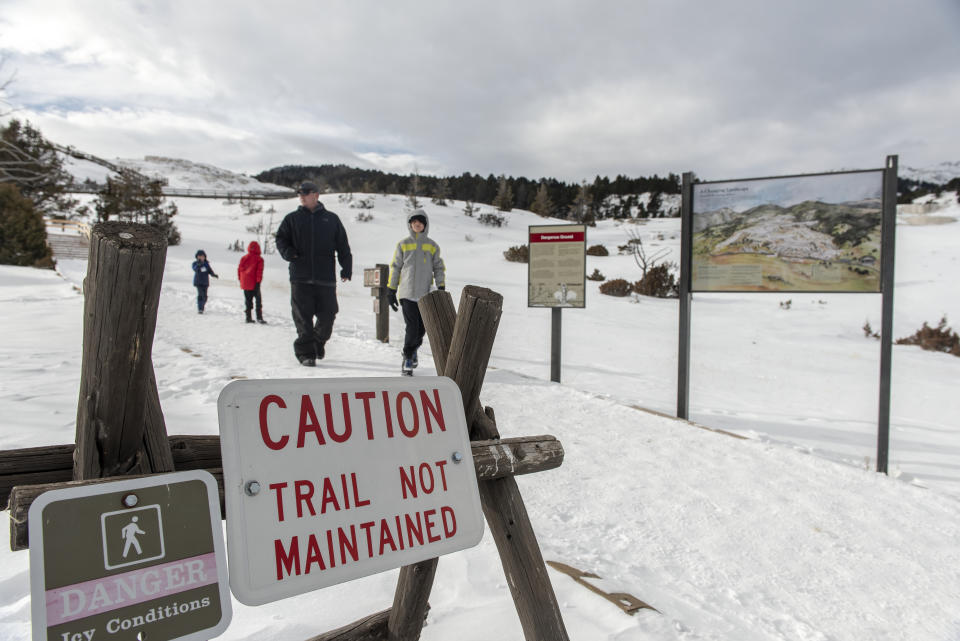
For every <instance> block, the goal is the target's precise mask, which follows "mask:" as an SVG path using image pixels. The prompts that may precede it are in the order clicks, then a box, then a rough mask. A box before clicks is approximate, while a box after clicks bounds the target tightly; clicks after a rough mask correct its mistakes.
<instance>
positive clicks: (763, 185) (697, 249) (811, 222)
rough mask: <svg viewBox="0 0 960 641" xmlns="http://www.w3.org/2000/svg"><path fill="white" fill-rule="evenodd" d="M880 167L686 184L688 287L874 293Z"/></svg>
mask: <svg viewBox="0 0 960 641" xmlns="http://www.w3.org/2000/svg"><path fill="white" fill-rule="evenodd" d="M882 201H883V170H882V169H878V170H870V171H854V172H840V173H831V174H810V175H803V176H785V177H779V178H755V179H749V180H735V181H724V182H703V183H697V184H695V185H693V203H692V209H691V211H692V225H691V228H692V234H693V240H692V248H693V250H692V265H691V279H692V280H691V291H700V292H717V291H727V292H732V291H776V292H879V291H880V253H881V228H882V224H881V223H882V217H883V207H882Z"/></svg>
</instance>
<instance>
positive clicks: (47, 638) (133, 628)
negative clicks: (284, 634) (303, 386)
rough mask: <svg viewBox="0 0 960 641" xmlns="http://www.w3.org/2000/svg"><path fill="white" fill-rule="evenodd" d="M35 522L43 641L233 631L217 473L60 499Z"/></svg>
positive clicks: (154, 479) (36, 634)
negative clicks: (231, 627)
mask: <svg viewBox="0 0 960 641" xmlns="http://www.w3.org/2000/svg"><path fill="white" fill-rule="evenodd" d="M29 519H30V585H31V610H32V618H33V639H34V640H35V641H40V640H43V641H51V640H56V641H60V640H64V641H89V640H95V639H151V640H153V641H170V640H173V639H178V640H180V641H202V640H205V639H211V638H213V637H216V636H218V635H220V634H221V633H222V632H223V631H224V630H226V629H227V626H228V624H229V623H230V615H231V610H230V592H229V590H228V589H227V560H226V553H225V552H224V549H223V534H222V533H221V530H220V501H219V498H218V491H217V481H216V480H215V479H214V478H213V476H211V475H210V473H209V472H205V471H203V470H194V471H189V472H176V473H173V474H157V475H152V476H147V477H142V478H136V479H129V480H121V481H110V482H107V483H101V484H97V485H83V486H77V487H68V488H63V489H57V490H52V491H49V492H45V493H44V494H41V495H40V497H39V498H38V499H37V500H36V501H34V502H33V505H31V506H30V514H29Z"/></svg>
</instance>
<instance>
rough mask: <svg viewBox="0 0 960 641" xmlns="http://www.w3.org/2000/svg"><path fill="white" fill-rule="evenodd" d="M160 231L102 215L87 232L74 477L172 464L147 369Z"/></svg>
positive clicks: (159, 272) (163, 243)
mask: <svg viewBox="0 0 960 641" xmlns="http://www.w3.org/2000/svg"><path fill="white" fill-rule="evenodd" d="M166 255H167V239H166V236H165V234H164V233H163V232H162V231H160V230H158V229H156V228H154V227H150V226H148V225H140V224H133V223H120V222H105V223H100V224H98V225H96V226H95V227H94V228H93V231H92V232H91V238H90V255H89V259H88V262H87V276H86V278H85V279H84V281H83V289H84V296H85V300H84V305H83V362H82V366H81V374H80V399H79V402H78V404H77V436H76V444H77V447H76V449H75V450H74V465H73V478H74V479H76V480H82V479H93V478H101V477H109V476H121V475H127V474H148V473H151V472H169V471H172V470H173V458H172V456H171V454H170V447H169V445H168V441H167V432H166V426H165V425H164V420H163V413H162V412H161V411H160V399H159V395H158V393H157V384H156V379H155V377H154V373H153V360H152V352H153V334H154V331H155V330H156V327H157V308H158V306H159V302H160V285H161V281H162V279H163V267H164V262H165V260H166Z"/></svg>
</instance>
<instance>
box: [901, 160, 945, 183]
mask: <svg viewBox="0 0 960 641" xmlns="http://www.w3.org/2000/svg"><path fill="white" fill-rule="evenodd" d="M897 174H899V176H900V178H909V179H911V180H917V181H920V182H928V183H933V184H934V185H945V184H947V183H948V182H950V181H951V180H953V179H954V178H958V177H960V160H955V161H952V162H951V161H945V162H942V163H940V164H938V165H934V166H933V167H926V168H923V169H914V168H913V167H899V168H898V169H897Z"/></svg>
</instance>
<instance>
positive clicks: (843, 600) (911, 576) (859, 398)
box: [0, 195, 960, 641]
mask: <svg viewBox="0 0 960 641" xmlns="http://www.w3.org/2000/svg"><path fill="white" fill-rule="evenodd" d="M358 198H359V195H357V196H355V199H358ZM322 200H323V202H324V203H325V204H326V205H327V207H328V208H330V209H332V210H333V211H335V212H337V213H338V214H339V215H340V217H341V219H342V220H343V221H344V223H345V225H346V227H347V230H348V233H349V236H350V242H351V246H352V248H353V251H354V279H353V281H352V282H350V283H348V284H346V285H344V286H341V287H340V290H339V291H340V308H341V311H340V314H339V316H338V318H337V324H336V328H335V334H334V337H333V339H332V340H331V341H330V343H329V344H328V345H327V357H326V358H325V359H324V360H323V361H322V362H321V363H320V366H319V367H318V368H317V369H316V370H306V369H305V368H302V367H300V366H299V365H298V364H297V362H296V360H295V359H294V357H293V353H292V346H291V345H292V340H293V338H294V328H293V323H292V320H291V319H290V313H289V284H288V282H287V274H286V264H285V263H284V262H283V261H282V260H281V259H280V258H279V256H278V255H276V254H268V255H266V256H265V259H266V272H265V277H264V283H263V294H264V308H265V315H266V319H267V321H268V323H269V324H268V325H265V326H261V325H246V324H244V323H243V311H242V309H243V296H242V293H241V290H240V288H239V285H238V283H237V282H236V265H237V262H238V261H239V259H240V256H241V254H240V253H234V252H230V251H228V250H227V247H228V245H230V244H232V243H233V242H234V241H235V240H238V239H239V240H240V241H241V242H244V243H245V242H247V241H249V240H253V239H254V238H255V235H254V234H252V233H249V232H248V231H246V230H247V228H248V227H251V226H254V225H256V224H257V222H259V219H260V217H261V215H253V216H245V215H243V213H242V210H241V208H240V206H239V205H225V204H223V203H221V202H219V201H211V200H191V199H179V200H176V202H177V206H178V208H179V210H180V214H179V216H178V217H177V219H176V222H177V225H178V227H179V228H180V231H181V233H182V236H183V243H182V244H181V245H180V246H177V247H171V248H169V251H168V254H167V265H166V272H165V276H164V286H163V291H162V294H161V301H160V312H159V320H158V326H157V332H156V338H155V341H154V348H153V359H154V365H155V369H156V374H157V381H158V385H159V389H160V398H161V403H162V406H163V410H164V414H165V417H166V422H167V429H168V432H169V433H171V434H189V433H195V434H215V433H216V432H217V414H216V400H217V396H218V395H219V393H220V391H221V390H222V388H223V387H224V385H226V384H227V383H228V382H229V381H230V380H232V379H234V378H237V377H248V378H304V377H354V376H393V375H398V374H399V366H400V354H399V345H400V343H401V342H402V338H401V337H402V330H403V326H402V319H401V318H400V316H399V314H394V315H392V316H391V326H390V344H389V345H385V344H382V343H379V342H377V341H376V340H375V338H374V335H375V326H374V316H373V313H372V305H371V300H372V299H371V297H370V294H369V289H368V288H365V287H363V285H362V270H363V268H364V267H373V266H374V265H375V264H376V263H385V262H388V260H389V258H390V255H391V252H392V249H393V246H394V244H395V243H396V241H397V240H399V238H400V237H401V235H402V234H403V232H404V229H405V225H404V199H403V198H402V197H399V196H380V195H377V196H375V197H374V208H373V209H372V210H361V209H353V208H351V207H350V206H349V204H348V203H346V202H341V199H340V198H339V197H338V196H337V195H325V196H324V197H323V198H322ZM269 206H270V203H269V202H268V203H265V208H268V207H269ZM274 206H275V207H276V209H277V213H276V214H275V216H274V223H275V224H276V223H277V222H279V219H280V216H282V214H283V213H285V212H286V211H289V210H291V209H293V207H294V206H295V203H294V202H293V201H280V202H278V203H275V205H274ZM425 208H426V209H427V211H428V213H429V215H430V217H431V235H432V236H433V237H434V238H435V240H437V242H438V243H439V244H440V246H441V248H442V251H443V256H444V258H445V260H446V264H447V274H448V278H447V283H448V289H449V290H451V292H452V293H453V295H454V301H455V302H457V301H459V296H460V290H461V289H462V287H463V286H465V285H467V284H476V285H481V286H485V287H489V288H491V289H493V290H495V291H498V292H500V293H501V294H503V296H504V313H503V317H502V320H501V322H500V329H499V334H498V337H497V342H496V345H495V347H494V352H493V356H492V359H491V368H490V370H489V371H488V373H487V377H486V382H485V384H484V387H483V391H482V393H481V399H482V401H483V403H484V404H486V405H490V406H492V407H494V408H495V409H496V412H497V418H498V424H499V427H500V431H501V433H502V434H503V435H504V436H520V435H533V434H553V435H555V436H556V437H557V438H559V439H560V441H561V442H562V443H563V445H564V449H565V451H566V457H565V460H564V463H563V465H562V467H560V468H559V469H556V470H553V471H549V472H544V473H541V474H536V475H530V476H524V477H518V484H519V486H520V489H521V491H522V492H523V495H524V499H525V501H526V505H527V509H528V511H529V513H530V516H531V519H532V521H533V525H534V528H535V530H536V532H537V535H538V538H539V542H540V545H541V548H542V550H543V554H544V558H546V559H548V560H554V561H559V562H562V563H566V564H568V565H572V566H574V567H576V568H578V569H580V570H583V571H588V572H593V573H595V574H597V575H599V576H600V577H603V578H602V579H595V580H593V583H594V584H595V585H597V586H598V587H601V588H602V589H603V590H605V591H607V592H627V593H629V594H632V595H634V596H635V597H637V598H639V599H641V600H643V601H645V602H647V603H649V604H651V605H652V606H654V607H655V608H656V609H657V610H658V611H659V612H654V611H651V610H642V611H640V612H639V613H637V614H635V615H633V616H630V615H627V614H625V613H624V612H622V611H621V610H620V609H618V608H617V607H616V606H614V605H613V604H611V603H609V602H608V601H605V600H603V599H602V598H601V597H599V596H598V595H596V594H594V593H592V592H590V591H588V590H587V589H585V588H584V587H582V586H580V585H578V584H576V583H575V582H574V581H573V580H571V579H570V578H569V577H567V576H566V575H564V574H561V573H559V572H555V571H554V570H550V578H551V580H552V582H553V585H554V588H555V590H556V592H557V596H558V599H559V602H560V605H561V610H562V613H563V617H564V621H565V623H566V626H567V629H568V631H569V633H570V637H571V638H572V639H575V640H578V641H597V640H599V641H604V640H608V641H614V640H616V641H623V640H628V639H629V640H631V641H633V640H643V641H646V640H650V641H652V640H654V639H657V640H663V639H682V640H689V641H693V640H696V641H702V640H718V641H719V640H721V639H723V640H737V641H770V640H781V639H782V640H794V641H827V640H846V639H851V640H853V639H871V640H872V639H889V640H902V641H908V640H909V641H916V640H931V641H933V640H953V641H957V640H960V614H958V612H960V609H958V603H960V544H958V543H960V425H958V422H957V421H958V419H957V417H958V416H960V395H958V394H957V381H958V380H960V359H958V358H956V357H953V356H949V355H945V354H938V353H931V352H925V351H922V350H920V349H919V348H918V347H908V346H895V347H894V356H893V398H892V419H891V438H890V441H891V445H890V447H891V449H890V470H891V475H890V476H889V477H888V476H883V475H878V474H875V473H874V472H872V470H873V468H874V466H875V456H876V425H877V406H878V386H879V342H878V341H876V340H873V339H869V338H866V337H865V336H864V333H863V330H862V327H863V325H864V323H865V322H867V321H868V322H870V324H871V325H872V326H873V328H875V329H879V326H880V296H879V295H874V294H857V295H809V294H800V295H777V294H754V295H733V294H713V295H696V296H695V297H694V302H693V343H692V362H691V365H692V376H691V384H692V391H691V396H690V407H691V413H692V418H693V419H694V420H695V421H696V422H697V423H700V424H702V425H705V426H709V427H714V428H721V429H724V430H728V431H733V432H736V433H738V434H740V435H744V436H747V437H749V438H748V439H746V440H740V439H735V438H732V437H730V436H727V435H724V434H720V433H717V432H712V431H708V430H703V429H697V428H696V427H694V426H691V425H690V424H687V423H684V422H681V421H676V420H674V419H671V418H667V417H664V416H659V415H656V414H652V413H650V412H647V411H642V410H641V409H637V408H646V409H651V410H655V411H657V412H663V413H666V414H673V413H674V412H675V405H676V370H677V333H678V326H677V314H678V312H677V301H676V300H661V299H650V298H641V299H630V298H623V299H617V298H611V297H608V296H603V295H600V294H599V292H598V289H597V287H598V283H592V282H591V283H589V284H588V293H587V307H586V309H584V310H572V309H571V310H564V311H563V316H562V318H563V359H562V360H563V362H562V383H561V384H559V385H558V384H554V383H551V382H549V378H550V312H549V311H547V310H543V309H529V308H527V306H526V292H525V286H526V278H527V267H526V265H524V264H519V263H509V262H507V261H505V260H504V259H503V255H502V253H503V251H505V250H507V249H508V248H509V247H511V246H514V245H522V244H524V243H525V242H526V233H527V226H528V225H530V224H543V223H544V220H543V219H542V218H539V217H536V216H534V215H533V214H529V213H527V212H521V211H514V212H511V213H508V214H506V219H507V225H506V226H505V227H501V228H493V227H485V226H483V225H481V224H480V223H479V222H478V221H477V219H476V218H475V217H472V218H471V217H467V216H465V215H464V214H463V211H462V210H463V205H462V203H455V204H452V205H450V206H448V207H440V206H436V205H433V204H430V203H429V202H426V204H425ZM484 211H492V210H490V208H489V207H485V208H484ZM361 212H362V213H364V214H372V216H373V220H370V221H367V222H359V221H358V220H357V216H358V214H360V213H361ZM262 215H263V216H264V217H265V218H264V220H267V218H266V217H268V216H269V214H267V213H264V214H262ZM938 215H939V216H946V217H948V218H950V219H952V220H954V221H955V220H956V219H957V218H960V207H958V206H957V205H955V204H954V205H950V206H949V207H948V208H947V209H946V210H943V211H941V212H938ZM911 220H912V219H911ZM558 222H560V221H558ZM907 222H910V220H908V219H907V218H901V223H907ZM631 230H632V231H635V232H637V233H640V234H641V235H642V237H643V238H644V242H645V244H646V245H647V246H648V248H649V249H650V250H651V252H654V251H656V250H658V249H660V248H668V249H669V250H670V251H671V254H670V255H669V256H668V257H667V259H668V260H677V259H678V255H679V220H678V219H658V220H653V221H649V222H646V223H643V224H639V225H632V224H630V223H615V222H612V221H605V222H602V223H600V224H599V225H598V226H597V227H596V228H590V229H589V230H588V239H587V240H588V245H594V244H603V245H605V246H606V247H607V249H608V250H609V251H610V254H611V255H610V256H608V257H593V256H590V257H588V259H587V273H591V272H592V271H593V269H594V268H597V269H599V270H600V272H602V273H603V274H604V275H605V276H606V277H607V278H617V277H622V278H627V279H629V280H631V281H632V280H637V279H638V278H639V269H638V268H637V267H636V266H635V264H634V263H633V259H632V258H630V257H628V256H620V255H617V246H618V245H623V244H626V242H627V240H628V239H629V236H628V231H631ZM200 248H202V249H204V250H205V251H206V253H207V255H208V256H209V258H210V262H211V264H212V265H213V267H214V269H216V270H217V271H218V273H219V274H220V275H221V276H222V278H221V279H220V280H214V281H212V285H211V288H210V302H209V303H208V305H207V312H206V313H205V314H204V315H203V316H199V315H197V314H196V311H195V303H194V299H195V290H194V288H193V287H192V286H191V280H192V272H191V269H190V263H191V262H192V260H193V255H194V252H195V251H196V250H197V249H200ZM958 248H960V224H957V223H956V222H951V223H948V224H942V225H912V224H901V225H899V226H898V231H897V264H896V284H897V288H896V293H895V332H894V333H895V336H896V337H902V336H906V335H909V334H912V333H913V332H914V331H916V330H917V329H918V328H919V327H920V326H921V324H922V323H923V322H924V321H926V322H930V323H931V324H936V322H937V321H939V319H940V318H941V316H943V315H944V314H946V315H947V316H948V319H949V320H950V321H951V322H952V323H953V326H954V327H956V326H957V323H958V322H960V284H958V282H957V279H956V275H957V273H960V264H958V255H960V252H958ZM85 269H86V264H85V261H81V260H64V261H61V262H60V265H59V273H54V272H50V271H38V270H33V269H26V268H13V267H0V301H2V302H3V303H4V312H3V314H2V315H0V335H2V336H4V337H5V339H4V341H3V342H2V343H0V415H2V416H3V417H4V421H3V426H2V427H0V449H11V448H21V447H31V446H38V445H49V444H58V443H68V442H71V441H72V440H73V438H74V422H75V412H76V403H77V390H78V387H79V375H80V358H81V346H80V336H81V310H82V305H83V299H82V294H81V289H80V288H81V283H82V279H83V277H84V274H85ZM787 300H789V301H790V305H785V303H786V301H787ZM425 352H426V353H422V354H421V359H420V362H421V367H420V369H419V370H417V373H418V374H420V375H426V374H432V373H433V372H432V368H431V367H430V364H431V363H432V359H431V358H430V355H429V350H425ZM0 523H2V522H0ZM395 580H396V572H395V571H394V572H387V573H384V574H381V575H377V576H372V577H367V578H364V579H361V580H358V581H354V582H351V583H348V584H345V585H341V586H335V587H332V588H327V589H324V590H321V591H318V592H315V593H312V594H308V595H303V596H299V597H294V598H291V599H286V600H284V601H280V602H277V603H274V604H270V605H266V606H261V607H257V608H251V607H246V606H243V605H241V604H239V603H237V602H234V604H233V606H234V619H233V623H232V625H231V626H230V628H229V629H228V631H227V632H226V633H225V634H224V635H223V637H222V638H224V639H250V640H254V639H256V640H261V639H277V640H280V639H304V638H307V637H309V636H312V635H315V634H319V633H321V632H323V631H326V630H330V629H333V628H336V627H339V626H341V625H343V624H345V623H348V622H350V621H352V620H355V619H357V618H360V617H362V616H364V615H366V614H370V613H372V612H375V611H378V610H381V609H383V608H386V607H389V605H390V604H391V602H392V598H393V589H394V586H395ZM431 607H432V609H431V611H430V615H429V617H428V624H427V627H426V628H425V629H424V632H423V636H422V638H423V639H425V640H427V641H429V640H434V639H436V640H439V639H449V638H457V639H463V640H464V641H469V640H473V639H476V640H481V639H505V640H506V639H521V638H522V632H521V629H520V625H519V622H518V619H517V616H516V614H515V612H514V610H513V603H512V600H511V598H510V594H509V590H508V588H507V585H506V582H505V579H504V577H503V573H502V570H501V568H500V566H499V562H498V560H497V557H496V549H495V546H494V544H493V541H492V538H491V537H490V535H489V533H486V534H485V535H484V538H483V540H482V542H481V543H480V545H478V546H477V547H475V548H472V549H470V550H466V551H463V552H459V553H456V554H453V555H449V556H446V557H444V558H443V559H441V561H440V565H439V570H438V573H437V580H436V583H435V586H434V588H433V592H432V597H431ZM29 617H30V597H29V567H28V553H27V552H11V551H9V549H6V548H4V549H2V550H0V639H2V640H4V641H6V640H10V641H14V640H17V641H19V640H24V639H28V638H30V618H29Z"/></svg>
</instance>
